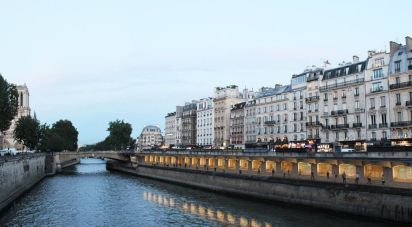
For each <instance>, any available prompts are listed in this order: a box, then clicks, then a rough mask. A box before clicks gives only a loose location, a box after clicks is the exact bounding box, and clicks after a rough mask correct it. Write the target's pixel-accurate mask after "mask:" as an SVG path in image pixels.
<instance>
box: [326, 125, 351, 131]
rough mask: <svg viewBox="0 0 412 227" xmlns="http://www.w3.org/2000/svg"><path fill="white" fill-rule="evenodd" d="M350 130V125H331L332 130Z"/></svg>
mask: <svg viewBox="0 0 412 227" xmlns="http://www.w3.org/2000/svg"><path fill="white" fill-rule="evenodd" d="M345 128H349V124H338V125H331V126H330V129H332V130H333V129H345Z"/></svg>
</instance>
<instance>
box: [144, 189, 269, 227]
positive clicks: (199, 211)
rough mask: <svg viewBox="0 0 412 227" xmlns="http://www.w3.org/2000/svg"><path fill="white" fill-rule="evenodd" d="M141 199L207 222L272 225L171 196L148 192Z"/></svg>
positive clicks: (247, 226)
mask: <svg viewBox="0 0 412 227" xmlns="http://www.w3.org/2000/svg"><path fill="white" fill-rule="evenodd" d="M143 199H144V200H145V201H149V202H152V203H155V204H157V205H161V206H165V207H170V208H178V209H179V210H180V211H182V212H184V213H187V214H191V215H196V216H199V217H201V218H204V219H207V220H209V221H217V222H218V223H220V224H223V225H226V224H229V225H236V226H242V227H249V226H250V227H263V226H264V227H271V226H272V225H271V224H270V223H267V222H263V221H258V220H256V218H246V217H244V216H237V215H234V214H232V213H230V212H225V211H222V210H219V209H217V210H215V209H214V208H212V207H205V206H204V205H201V204H197V203H194V202H185V201H183V200H179V198H175V197H172V196H170V195H169V196H165V195H161V194H157V193H153V192H150V191H144V192H143Z"/></svg>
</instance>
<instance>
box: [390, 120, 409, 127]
mask: <svg viewBox="0 0 412 227" xmlns="http://www.w3.org/2000/svg"><path fill="white" fill-rule="evenodd" d="M406 126H412V121H398V122H392V123H391V127H406Z"/></svg>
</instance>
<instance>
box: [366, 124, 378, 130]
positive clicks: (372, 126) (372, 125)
mask: <svg viewBox="0 0 412 227" xmlns="http://www.w3.org/2000/svg"><path fill="white" fill-rule="evenodd" d="M368 128H369V129H374V128H378V125H377V124H370V125H369V127H368Z"/></svg>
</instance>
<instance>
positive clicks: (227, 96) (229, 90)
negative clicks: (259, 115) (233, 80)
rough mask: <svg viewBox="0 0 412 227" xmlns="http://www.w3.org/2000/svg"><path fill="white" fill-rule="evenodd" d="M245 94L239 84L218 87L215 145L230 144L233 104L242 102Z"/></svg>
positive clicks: (216, 91)
mask: <svg viewBox="0 0 412 227" xmlns="http://www.w3.org/2000/svg"><path fill="white" fill-rule="evenodd" d="M243 100H244V99H243V96H242V94H241V92H239V88H238V86H235V85H231V86H227V87H223V88H222V87H217V88H216V89H215V96H214V99H213V112H214V141H213V144H214V146H215V147H227V146H229V144H230V110H231V108H232V106H233V105H235V104H237V103H240V102H242V101H243Z"/></svg>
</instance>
